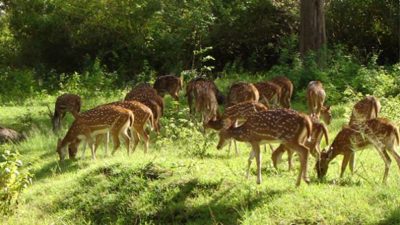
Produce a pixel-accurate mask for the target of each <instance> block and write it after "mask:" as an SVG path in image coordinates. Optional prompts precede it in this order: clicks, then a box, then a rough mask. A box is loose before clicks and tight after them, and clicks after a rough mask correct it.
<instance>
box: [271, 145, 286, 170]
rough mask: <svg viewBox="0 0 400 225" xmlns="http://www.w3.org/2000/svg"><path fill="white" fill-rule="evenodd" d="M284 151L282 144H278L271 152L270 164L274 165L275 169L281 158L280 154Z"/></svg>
mask: <svg viewBox="0 0 400 225" xmlns="http://www.w3.org/2000/svg"><path fill="white" fill-rule="evenodd" d="M284 152H285V147H284V146H283V145H279V147H278V148H277V149H276V150H275V151H273V152H272V155H271V158H272V164H273V165H274V167H275V169H278V164H279V162H280V161H281V159H282V155H283V153H284Z"/></svg>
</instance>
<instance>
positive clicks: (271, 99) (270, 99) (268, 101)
mask: <svg viewBox="0 0 400 225" xmlns="http://www.w3.org/2000/svg"><path fill="white" fill-rule="evenodd" d="M254 86H255V87H256V88H257V90H258V92H259V94H260V99H259V101H260V102H261V103H263V104H264V105H266V106H267V107H268V108H277V107H278V105H279V104H280V103H279V100H280V99H281V91H282V90H281V89H282V88H281V87H280V86H279V85H277V84H275V83H273V82H270V81H266V82H259V83H255V84H254Z"/></svg>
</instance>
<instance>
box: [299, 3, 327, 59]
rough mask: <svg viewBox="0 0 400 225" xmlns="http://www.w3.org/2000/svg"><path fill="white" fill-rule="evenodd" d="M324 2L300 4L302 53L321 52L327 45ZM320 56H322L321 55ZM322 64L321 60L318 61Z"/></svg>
mask: <svg viewBox="0 0 400 225" xmlns="http://www.w3.org/2000/svg"><path fill="white" fill-rule="evenodd" d="M324 2H325V1H324V0H301V2H300V53H301V55H302V56H304V55H305V54H307V53H308V51H310V50H313V51H319V50H321V48H322V47H323V45H324V44H325V43H326V31H325V15H324ZM319 56H321V55H320V54H319ZM318 61H319V62H321V58H320V57H319V59H318Z"/></svg>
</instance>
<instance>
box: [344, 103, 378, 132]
mask: <svg viewBox="0 0 400 225" xmlns="http://www.w3.org/2000/svg"><path fill="white" fill-rule="evenodd" d="M380 111H381V103H380V102H379V100H378V99H377V98H376V97H374V96H367V97H365V98H364V99H362V100H361V101H359V102H357V103H356V104H355V105H354V107H353V111H352V113H351V117H350V122H349V125H353V124H360V123H362V122H364V121H366V120H369V119H373V118H377V117H378V113H379V112H380Z"/></svg>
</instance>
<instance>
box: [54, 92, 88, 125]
mask: <svg viewBox="0 0 400 225" xmlns="http://www.w3.org/2000/svg"><path fill="white" fill-rule="evenodd" d="M81 106H82V101H81V97H79V96H78V95H75V94H63V95H60V96H59V97H58V98H57V100H56V103H55V106H54V113H52V112H51V110H50V108H49V116H50V118H51V124H52V126H53V131H54V132H57V131H59V130H60V128H61V121H62V120H63V119H64V117H65V114H66V113H67V112H70V113H79V112H80V111H81Z"/></svg>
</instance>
